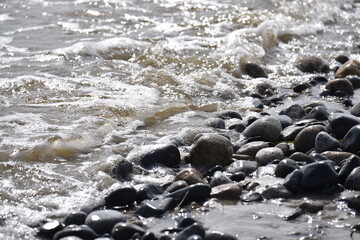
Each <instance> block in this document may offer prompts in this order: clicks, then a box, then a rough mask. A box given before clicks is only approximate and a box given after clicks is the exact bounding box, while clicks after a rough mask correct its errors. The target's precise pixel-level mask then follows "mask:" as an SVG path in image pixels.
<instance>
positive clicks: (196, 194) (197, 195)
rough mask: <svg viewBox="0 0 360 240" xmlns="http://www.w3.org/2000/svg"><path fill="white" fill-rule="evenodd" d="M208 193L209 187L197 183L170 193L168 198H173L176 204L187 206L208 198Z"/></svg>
mask: <svg viewBox="0 0 360 240" xmlns="http://www.w3.org/2000/svg"><path fill="white" fill-rule="evenodd" d="M210 192H211V187H210V186H209V185H207V184H202V183H198V184H194V185H191V186H188V187H185V188H182V189H179V190H177V191H175V192H172V193H170V194H169V195H168V197H171V198H173V199H174V200H175V202H176V203H180V202H183V203H184V204H187V203H189V202H196V201H201V200H205V199H206V198H208V197H209V196H210Z"/></svg>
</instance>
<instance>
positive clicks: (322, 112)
mask: <svg viewBox="0 0 360 240" xmlns="http://www.w3.org/2000/svg"><path fill="white" fill-rule="evenodd" d="M329 115H330V113H329V112H328V111H327V110H326V108H324V107H322V106H318V107H314V108H313V109H312V110H311V111H310V112H309V113H308V114H307V115H306V117H305V119H316V120H318V121H326V120H328V117H329Z"/></svg>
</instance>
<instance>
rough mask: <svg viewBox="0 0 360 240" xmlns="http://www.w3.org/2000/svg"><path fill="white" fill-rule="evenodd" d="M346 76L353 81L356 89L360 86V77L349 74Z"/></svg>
mask: <svg viewBox="0 0 360 240" xmlns="http://www.w3.org/2000/svg"><path fill="white" fill-rule="evenodd" d="M346 78H347V79H348V80H349V81H350V82H351V84H352V85H353V88H354V89H359V88H360V77H357V76H347V77H346Z"/></svg>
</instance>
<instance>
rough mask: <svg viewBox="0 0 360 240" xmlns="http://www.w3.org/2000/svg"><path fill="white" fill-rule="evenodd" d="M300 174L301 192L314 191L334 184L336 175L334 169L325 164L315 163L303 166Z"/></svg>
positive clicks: (336, 178)
mask: <svg viewBox="0 0 360 240" xmlns="http://www.w3.org/2000/svg"><path fill="white" fill-rule="evenodd" d="M300 171H301V172H302V177H301V182H300V188H301V189H302V190H309V191H312V190H316V189H317V188H321V187H324V186H326V185H333V184H336V183H337V181H338V174H337V173H336V171H335V169H334V167H333V166H332V165H331V164H329V163H327V162H316V163H310V164H307V165H305V166H304V167H302V168H301V170H300Z"/></svg>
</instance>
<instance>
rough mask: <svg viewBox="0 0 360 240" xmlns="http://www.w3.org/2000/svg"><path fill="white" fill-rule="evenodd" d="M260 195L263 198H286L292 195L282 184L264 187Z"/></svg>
mask: <svg viewBox="0 0 360 240" xmlns="http://www.w3.org/2000/svg"><path fill="white" fill-rule="evenodd" d="M261 195H262V196H263V198H264V199H275V198H284V199H288V198H290V197H292V195H293V194H292V193H291V192H290V191H289V190H287V189H286V188H285V187H284V186H283V185H276V186H271V187H268V188H266V189H265V190H264V191H263V192H262V193H261Z"/></svg>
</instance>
